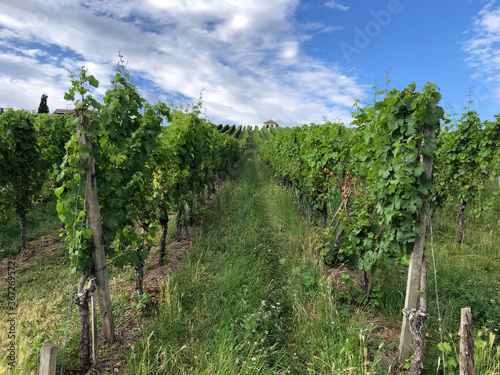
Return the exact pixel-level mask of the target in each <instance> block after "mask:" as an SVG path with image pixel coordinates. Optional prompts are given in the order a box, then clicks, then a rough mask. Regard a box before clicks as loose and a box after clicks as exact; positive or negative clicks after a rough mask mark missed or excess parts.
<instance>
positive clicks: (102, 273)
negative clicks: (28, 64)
mask: <svg viewBox="0 0 500 375" xmlns="http://www.w3.org/2000/svg"><path fill="white" fill-rule="evenodd" d="M75 116H76V117H78V118H79V119H80V121H79V122H78V123H77V125H76V134H77V137H78V146H79V147H82V146H83V145H86V146H88V148H90V149H91V150H92V140H91V139H90V137H89V136H87V135H86V134H85V133H84V130H86V129H88V128H89V127H90V122H89V119H88V117H87V116H85V115H84V112H83V109H77V110H76V112H75ZM80 160H82V161H83V162H85V163H87V165H88V166H89V171H88V172H87V173H86V174H85V175H84V176H83V179H84V181H85V189H86V190H85V194H86V196H87V204H86V207H87V217H88V222H89V227H90V230H91V231H92V240H93V242H94V252H93V253H92V259H93V260H94V276H95V278H96V286H97V297H98V302H99V311H100V312H101V319H102V329H103V335H104V339H105V340H106V342H108V343H113V342H114V341H115V328H114V322H113V311H112V310H111V298H110V295H109V282H108V271H107V269H106V254H105V252H104V246H103V243H102V225H101V211H100V209H99V198H98V195H97V181H96V175H95V166H94V159H93V157H92V156H91V157H89V158H87V157H83V156H80Z"/></svg>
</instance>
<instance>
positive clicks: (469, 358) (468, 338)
mask: <svg viewBox="0 0 500 375" xmlns="http://www.w3.org/2000/svg"><path fill="white" fill-rule="evenodd" d="M460 375H474V335H473V334H472V312H471V310H470V307H465V308H463V309H462V310H461V319H460Z"/></svg>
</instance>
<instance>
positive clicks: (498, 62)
mask: <svg viewBox="0 0 500 375" xmlns="http://www.w3.org/2000/svg"><path fill="white" fill-rule="evenodd" d="M494 5H495V1H491V2H489V3H488V4H487V5H486V6H485V7H484V8H483V9H482V10H481V11H480V12H479V13H478V15H477V16H476V17H475V18H474V23H473V27H472V30H471V31H470V33H471V34H472V37H471V38H470V39H469V40H467V41H466V42H465V43H464V47H463V48H464V51H465V52H466V53H467V54H468V57H467V58H466V59H465V61H466V63H467V65H468V66H469V67H470V68H472V69H473V70H474V74H473V75H472V78H475V79H479V80H482V81H483V82H485V83H488V85H489V86H491V87H493V86H492V85H496V86H498V85H499V84H500V7H496V8H495V7H494ZM492 92H493V95H496V96H497V97H498V98H500V95H499V93H500V89H492Z"/></svg>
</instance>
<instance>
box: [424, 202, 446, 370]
mask: <svg viewBox="0 0 500 375" xmlns="http://www.w3.org/2000/svg"><path fill="white" fill-rule="evenodd" d="M427 209H428V214H429V229H430V232H431V253H432V265H433V267H434V287H435V290H436V305H437V313H438V323H439V337H440V339H441V356H442V359H443V375H446V362H445V359H444V346H443V329H442V328H441V311H440V309H439V295H438V286H437V270H436V258H435V256H434V241H433V234H432V218H431V208H430V206H429V203H428V202H427Z"/></svg>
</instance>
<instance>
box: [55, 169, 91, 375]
mask: <svg viewBox="0 0 500 375" xmlns="http://www.w3.org/2000/svg"><path fill="white" fill-rule="evenodd" d="M81 183H82V177H81V176H80V181H79V182H78V192H77V195H76V205H75V218H74V221H73V238H72V240H71V247H72V248H73V251H74V250H75V233H76V231H75V227H76V217H77V212H78V201H79V200H80V186H81ZM86 204H87V189H85V195H84V199H83V215H84V216H85V206H86ZM83 221H84V220H83V217H82V220H81V224H80V237H79V239H78V244H79V245H78V249H76V250H77V253H76V265H75V267H76V268H78V258H79V257H80V246H81V243H82V230H83ZM72 267H73V257H71V260H70V266H69V281H68V285H69V288H68V289H69V291H68V317H67V319H66V330H65V332H64V343H63V348H62V354H61V372H60V375H63V371H64V353H65V349H66V344H67V340H68V328H69V321H70V319H71V303H72V302H73V299H72V298H71V293H72V290H73V289H74V287H75V282H76V276H75V278H74V279H73V278H72V276H71V269H72ZM75 275H76V274H75Z"/></svg>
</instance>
